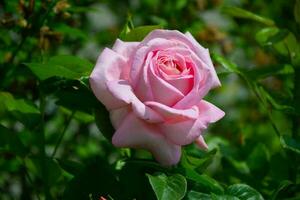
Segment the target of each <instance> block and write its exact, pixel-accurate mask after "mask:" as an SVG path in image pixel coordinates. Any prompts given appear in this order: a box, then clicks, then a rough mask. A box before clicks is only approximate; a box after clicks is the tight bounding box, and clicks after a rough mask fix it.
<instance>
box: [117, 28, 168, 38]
mask: <svg viewBox="0 0 300 200" xmlns="http://www.w3.org/2000/svg"><path fill="white" fill-rule="evenodd" d="M161 28H162V27H161V26H160V25H151V26H139V27H136V28H134V29H132V30H130V31H129V32H128V33H127V34H124V36H123V37H121V39H122V40H124V41H142V40H143V39H144V38H145V37H146V35H148V33H150V32H151V31H153V30H155V29H161Z"/></svg>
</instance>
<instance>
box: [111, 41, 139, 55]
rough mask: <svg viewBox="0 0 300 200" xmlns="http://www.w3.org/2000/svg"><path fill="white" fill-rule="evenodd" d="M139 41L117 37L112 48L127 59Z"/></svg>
mask: <svg viewBox="0 0 300 200" xmlns="http://www.w3.org/2000/svg"><path fill="white" fill-rule="evenodd" d="M138 45H139V42H124V41H122V40H120V39H117V40H116V42H115V44H114V45H113V47H112V50H114V51H115V52H117V53H118V54H120V55H122V56H123V57H124V58H126V59H127V60H128V59H130V58H131V57H132V54H133V53H134V52H135V51H136V49H137V46H138Z"/></svg>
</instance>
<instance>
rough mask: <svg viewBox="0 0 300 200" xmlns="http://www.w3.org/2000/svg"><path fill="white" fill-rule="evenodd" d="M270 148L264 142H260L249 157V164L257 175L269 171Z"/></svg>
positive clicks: (262, 174)
mask: <svg viewBox="0 0 300 200" xmlns="http://www.w3.org/2000/svg"><path fill="white" fill-rule="evenodd" d="M268 160H269V159H268V150H267V148H266V147H265V145H264V144H261V143H260V144H258V145H256V146H255V148H254V149H253V150H252V152H251V153H250V155H249V157H248V158H247V164H248V166H249V168H250V170H251V171H252V173H254V174H256V176H257V177H263V176H265V175H266V173H267V172H268V167H269V162H268Z"/></svg>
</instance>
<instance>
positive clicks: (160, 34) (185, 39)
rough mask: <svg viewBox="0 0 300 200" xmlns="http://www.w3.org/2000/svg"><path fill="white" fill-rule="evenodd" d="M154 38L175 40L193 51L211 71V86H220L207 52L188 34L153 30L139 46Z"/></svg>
mask: <svg viewBox="0 0 300 200" xmlns="http://www.w3.org/2000/svg"><path fill="white" fill-rule="evenodd" d="M155 38H164V39H167V40H177V41H180V42H182V43H184V44H186V45H187V46H189V47H190V49H191V50H192V51H194V52H195V53H196V54H197V56H199V58H200V59H201V60H203V61H204V62H205V63H206V64H207V65H208V66H209V67H210V70H211V71H210V72H211V75H212V76H213V78H212V82H213V84H212V86H213V87H217V86H220V85H221V83H220V81H219V79H218V76H217V74H216V71H215V69H214V67H213V64H212V62H211V59H210V56H209V52H208V50H207V49H205V48H203V47H202V46H201V45H200V44H199V43H198V42H197V41H196V40H195V38H194V37H193V36H192V35H191V34H190V33H189V32H187V33H186V34H185V35H184V34H182V33H181V32H179V31H176V30H154V31H152V32H150V33H149V34H148V35H147V36H146V37H145V39H144V40H143V41H142V42H141V44H140V45H143V44H146V43H148V42H149V41H150V40H152V39H155Z"/></svg>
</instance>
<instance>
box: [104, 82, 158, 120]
mask: <svg viewBox="0 0 300 200" xmlns="http://www.w3.org/2000/svg"><path fill="white" fill-rule="evenodd" d="M107 87H108V90H109V91H110V93H111V94H112V95H113V96H114V97H115V98H116V99H118V100H120V101H122V102H124V103H125V105H126V104H131V105H132V109H133V111H134V113H135V114H136V115H137V116H138V117H140V118H142V119H144V120H146V121H147V122H150V123H157V122H163V118H162V117H161V116H160V115H158V114H157V113H156V112H154V111H153V110H152V109H151V108H149V107H148V106H145V104H143V103H142V102H141V101H140V100H139V99H138V98H137V97H136V96H135V94H134V93H133V91H132V88H131V86H130V85H129V83H128V81H125V80H117V81H110V82H107Z"/></svg>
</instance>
